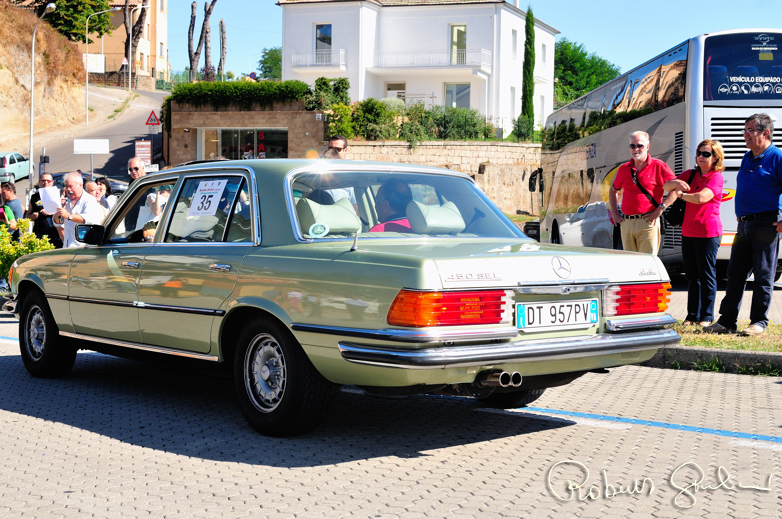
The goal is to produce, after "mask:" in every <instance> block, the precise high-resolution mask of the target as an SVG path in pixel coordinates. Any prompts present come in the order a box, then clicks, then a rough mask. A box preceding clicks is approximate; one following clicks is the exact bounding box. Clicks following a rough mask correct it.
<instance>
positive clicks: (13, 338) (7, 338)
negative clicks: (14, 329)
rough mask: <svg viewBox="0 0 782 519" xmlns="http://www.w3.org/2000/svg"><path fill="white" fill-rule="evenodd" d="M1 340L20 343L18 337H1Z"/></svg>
mask: <svg viewBox="0 0 782 519" xmlns="http://www.w3.org/2000/svg"><path fill="white" fill-rule="evenodd" d="M0 340H2V341H11V342H19V339H17V338H16V337H3V336H2V335H0Z"/></svg>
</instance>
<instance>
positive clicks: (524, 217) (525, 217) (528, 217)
mask: <svg viewBox="0 0 782 519" xmlns="http://www.w3.org/2000/svg"><path fill="white" fill-rule="evenodd" d="M505 216H507V217H508V218H510V221H511V222H513V223H524V222H531V221H533V220H537V219H538V215H536V214H508V213H505Z"/></svg>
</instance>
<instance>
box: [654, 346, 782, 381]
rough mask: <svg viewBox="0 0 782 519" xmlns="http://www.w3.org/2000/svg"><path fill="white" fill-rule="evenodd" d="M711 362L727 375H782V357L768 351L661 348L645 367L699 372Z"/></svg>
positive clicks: (684, 347)
mask: <svg viewBox="0 0 782 519" xmlns="http://www.w3.org/2000/svg"><path fill="white" fill-rule="evenodd" d="M706 362H711V363H714V364H717V363H719V364H721V365H722V366H724V368H725V369H724V371H725V372H726V373H742V374H757V373H767V372H769V371H775V370H776V371H778V372H782V353H773V352H768V351H746V350H724V349H721V348H701V347H698V346H670V347H665V348H660V349H659V350H657V353H656V354H655V355H654V357H652V358H651V359H649V360H647V361H646V362H643V363H641V366H648V367H652V368H668V369H695V366H696V365H698V364H703V363H706Z"/></svg>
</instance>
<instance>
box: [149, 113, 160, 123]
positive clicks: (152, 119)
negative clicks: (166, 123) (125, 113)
mask: <svg viewBox="0 0 782 519" xmlns="http://www.w3.org/2000/svg"><path fill="white" fill-rule="evenodd" d="M147 124H148V125H150V126H160V120H159V119H158V118H157V115H155V111H154V110H152V113H151V114H149V118H148V119H147Z"/></svg>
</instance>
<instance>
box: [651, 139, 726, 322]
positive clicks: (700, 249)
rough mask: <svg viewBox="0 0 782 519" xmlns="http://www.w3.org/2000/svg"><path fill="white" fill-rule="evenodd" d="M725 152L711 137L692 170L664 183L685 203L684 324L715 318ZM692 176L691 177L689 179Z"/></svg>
mask: <svg viewBox="0 0 782 519" xmlns="http://www.w3.org/2000/svg"><path fill="white" fill-rule="evenodd" d="M724 160H725V152H724V151H723V150H722V145H721V144H720V143H719V142H717V141H713V140H711V139H706V140H705V141H703V142H701V143H700V144H698V148H697V151H696V152H695V162H696V164H697V166H696V167H695V168H694V169H691V170H688V171H685V172H684V173H682V174H681V175H679V176H678V177H676V178H675V179H673V180H669V181H668V182H666V183H665V186H664V189H665V190H666V191H676V193H677V195H678V196H679V198H681V199H682V200H684V201H685V202H686V203H687V204H686V206H685V210H684V222H683V223H682V259H683V260H684V272H685V274H686V275H687V285H688V293H687V318H686V319H685V320H684V324H694V323H700V325H701V326H707V325H709V324H711V323H712V321H713V320H714V300H715V299H716V297H717V250H719V248H720V239H721V237H722V221H721V220H720V203H721V202H722V185H723V183H724V180H723V178H722V171H723V170H724V169H725V166H724V165H723V161H724ZM690 177H692V180H690Z"/></svg>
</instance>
